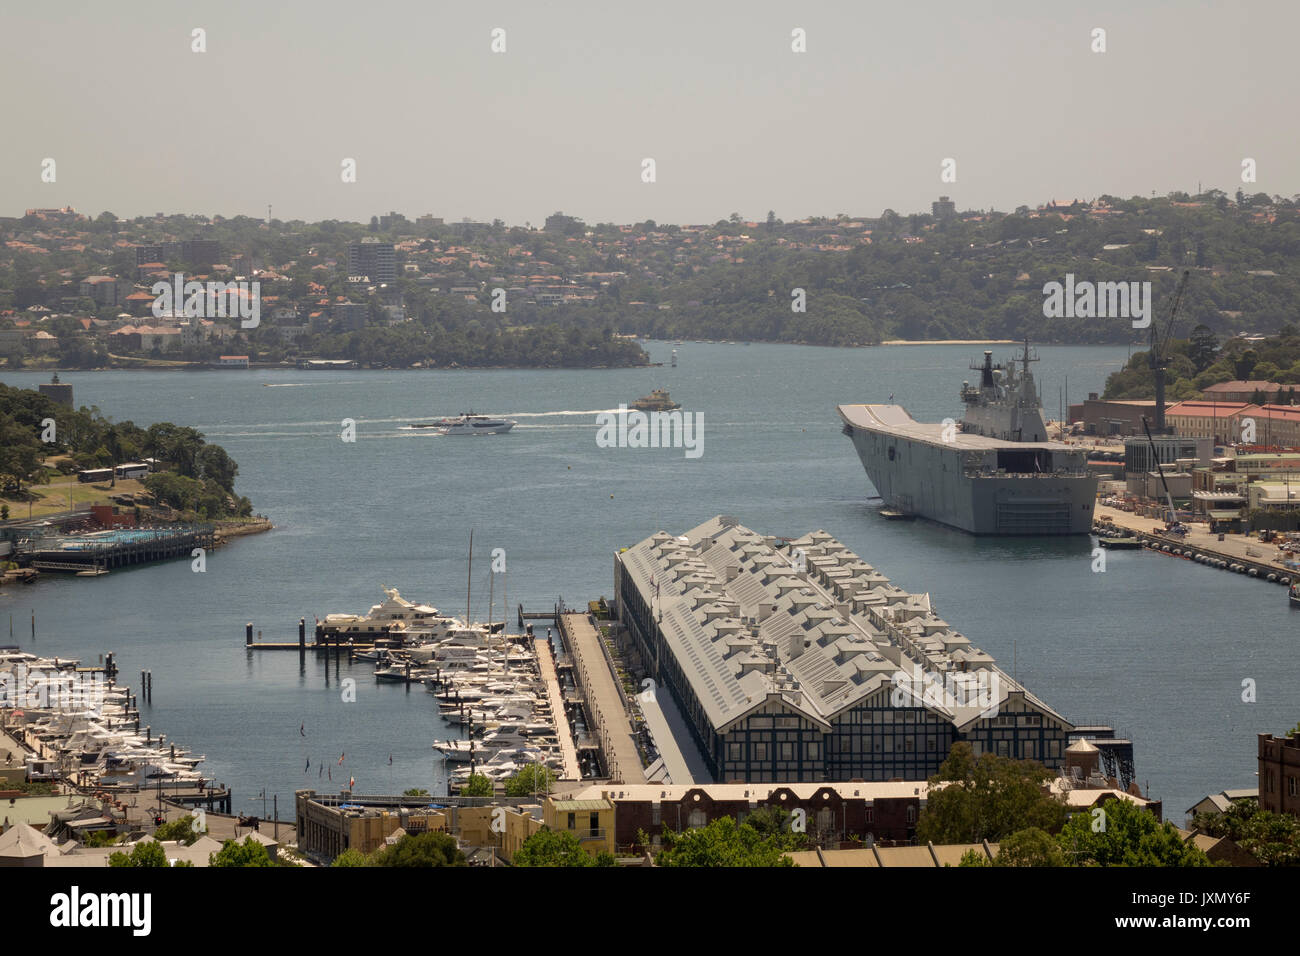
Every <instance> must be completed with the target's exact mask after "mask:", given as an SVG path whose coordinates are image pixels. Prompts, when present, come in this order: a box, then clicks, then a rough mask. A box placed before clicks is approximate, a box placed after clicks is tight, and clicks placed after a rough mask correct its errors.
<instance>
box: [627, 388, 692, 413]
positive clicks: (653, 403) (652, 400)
mask: <svg viewBox="0 0 1300 956" xmlns="http://www.w3.org/2000/svg"><path fill="white" fill-rule="evenodd" d="M632 407H633V408H635V409H636V410H637V411H641V412H666V411H670V410H672V409H674V408H681V407H682V406H681V403H680V402H674V401H673V400H672V398H670V397H669V395H668V389H666V388H656V389H655V390H654V391H653V392H651V393H650V394H649V395H642V396H641V397H640V398H638V399H637V400H636V401H635V402H633V403H632Z"/></svg>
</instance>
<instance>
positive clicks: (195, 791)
mask: <svg viewBox="0 0 1300 956" xmlns="http://www.w3.org/2000/svg"><path fill="white" fill-rule="evenodd" d="M117 673H118V671H117V664H116V662H115V659H114V655H113V654H106V655H103V657H102V658H101V662H100V663H99V664H98V665H94V666H86V667H83V666H80V662H79V661H77V660H67V659H63V658H57V657H56V658H42V657H38V656H36V655H34V654H31V653H28V652H25V651H22V650H20V649H18V648H15V647H8V648H0V698H2V699H3V702H4V704H5V705H6V707H5V709H4V710H3V712H2V713H3V729H4V734H5V736H6V737H7V739H8V741H9V748H8V750H6V753H5V764H4V766H5V768H6V771H8V768H12V767H14V764H15V761H16V760H21V764H22V768H23V777H24V779H25V780H26V781H27V782H29V783H30V782H36V783H41V782H44V783H47V784H49V785H51V786H54V787H57V788H58V790H57V791H56V792H62V793H64V794H65V795H67V796H69V797H70V798H72V797H82V798H87V799H89V800H92V801H98V802H100V803H101V804H102V805H103V810H104V813H105V814H107V818H106V819H107V820H109V821H111V819H112V818H113V816H114V813H115V811H116V813H117V814H118V815H119V816H121V818H122V820H123V821H125V819H126V813H125V811H126V809H127V807H128V805H129V806H130V807H136V806H141V805H145V804H147V803H148V802H149V801H150V800H156V801H157V804H158V808H159V812H162V810H163V808H164V805H165V804H166V805H171V806H173V807H185V808H203V809H205V810H208V811H211V812H213V813H229V812H230V811H231V793H230V791H229V790H228V789H227V788H226V787H224V786H223V785H221V784H219V783H216V782H214V781H212V780H211V779H210V778H209V777H208V776H207V775H206V774H204V773H203V772H202V771H200V770H199V769H198V768H199V765H200V764H202V763H203V762H204V761H205V760H206V757H205V756H204V755H202V754H196V753H194V752H192V751H190V750H188V749H186V748H184V747H181V746H178V745H177V743H176V742H175V740H170V741H169V739H168V737H167V735H166V734H162V733H158V734H155V733H154V730H153V727H152V725H148V724H145V725H144V726H143V727H142V726H141V724H142V719H141V711H140V704H141V701H142V700H143V701H144V703H145V706H149V701H150V700H151V699H152V688H153V679H152V678H153V675H152V673H151V672H150V671H142V672H141V675H140V685H139V687H138V689H137V690H136V691H135V692H133V691H132V689H131V688H130V687H128V686H122V685H119V684H118V683H117V682H116V678H117ZM6 775H7V772H6ZM11 779H12V778H11ZM2 787H3V785H2V784H0V788H2ZM94 819H96V820H98V819H99V818H98V817H95V818H94Z"/></svg>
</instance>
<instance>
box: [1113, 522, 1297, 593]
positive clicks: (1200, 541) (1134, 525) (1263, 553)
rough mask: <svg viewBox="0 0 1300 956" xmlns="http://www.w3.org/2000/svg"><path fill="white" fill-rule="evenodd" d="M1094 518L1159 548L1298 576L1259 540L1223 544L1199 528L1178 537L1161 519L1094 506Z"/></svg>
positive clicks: (1228, 538)
mask: <svg viewBox="0 0 1300 956" xmlns="http://www.w3.org/2000/svg"><path fill="white" fill-rule="evenodd" d="M1095 517H1096V518H1097V519H1098V520H1101V519H1103V518H1106V519H1109V520H1110V521H1111V522H1112V523H1113V524H1114V525H1115V527H1117V528H1126V529H1128V530H1129V531H1134V532H1136V533H1137V534H1139V535H1140V536H1142V537H1143V538H1148V539H1153V540H1155V541H1157V542H1159V543H1162V544H1170V545H1175V546H1177V547H1178V548H1179V549H1180V550H1184V551H1185V550H1187V549H1188V548H1190V549H1192V550H1193V551H1197V552H1200V553H1202V554H1208V555H1211V556H1213V557H1216V558H1219V559H1221V560H1224V561H1229V562H1232V563H1235V564H1241V565H1245V566H1246V567H1253V568H1255V569H1256V570H1257V571H1258V573H1259V574H1260V575H1261V579H1263V578H1262V576H1263V575H1265V574H1276V575H1278V576H1279V577H1282V576H1287V577H1290V578H1293V579H1294V578H1296V577H1297V572H1296V571H1294V570H1293V569H1291V568H1288V567H1287V566H1286V565H1284V564H1281V563H1280V562H1278V561H1276V560H1274V559H1275V557H1276V556H1277V554H1278V549H1277V546H1276V545H1273V544H1266V543H1264V542H1263V541H1260V540H1259V539H1258V538H1247V537H1246V536H1244V535H1240V534H1225V535H1224V539H1223V540H1222V541H1220V540H1219V535H1218V533H1217V532H1215V533H1211V532H1209V531H1206V530H1204V529H1203V527H1201V526H1198V525H1192V526H1191V527H1192V528H1193V530H1192V531H1189V532H1188V533H1187V534H1186V535H1184V536H1182V537H1179V536H1177V535H1172V534H1168V533H1166V531H1165V523H1164V521H1163V520H1161V519H1156V518H1144V517H1142V516H1141V515H1135V514H1132V513H1130V512H1127V511H1120V510H1119V509H1118V508H1110V507H1107V506H1106V505H1100V504H1099V505H1097V508H1096V512H1095Z"/></svg>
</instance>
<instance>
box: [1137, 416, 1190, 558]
mask: <svg viewBox="0 0 1300 956" xmlns="http://www.w3.org/2000/svg"><path fill="white" fill-rule="evenodd" d="M1142 430H1143V431H1144V432H1146V433H1147V445H1149V446H1150V448H1151V461H1152V462H1153V463H1154V464H1155V466H1156V472H1157V473H1158V474H1159V475H1160V484H1161V485H1163V486H1164V489H1165V502H1166V503H1167V504H1168V505H1169V519H1168V520H1167V521H1166V522H1165V530H1166V531H1173V532H1175V533H1178V534H1181V533H1182V528H1181V526H1180V525H1179V524H1178V512H1177V511H1175V510H1174V496H1173V495H1171V494H1170V493H1169V482H1167V481H1165V468H1164V465H1162V464H1161V463H1160V453H1159V452H1157V451H1156V443H1155V441H1154V440H1153V439H1152V438H1151V429H1150V428H1148V427H1147V417H1146V416H1145V415H1143V416H1142Z"/></svg>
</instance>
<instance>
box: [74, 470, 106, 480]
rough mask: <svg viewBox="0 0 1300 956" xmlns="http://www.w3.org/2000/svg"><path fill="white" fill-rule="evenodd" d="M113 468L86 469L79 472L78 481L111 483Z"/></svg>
mask: <svg viewBox="0 0 1300 956" xmlns="http://www.w3.org/2000/svg"><path fill="white" fill-rule="evenodd" d="M112 478H113V469H112V468H84V469H82V470H81V471H79V472H77V480H78V481H111V480H112Z"/></svg>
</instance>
